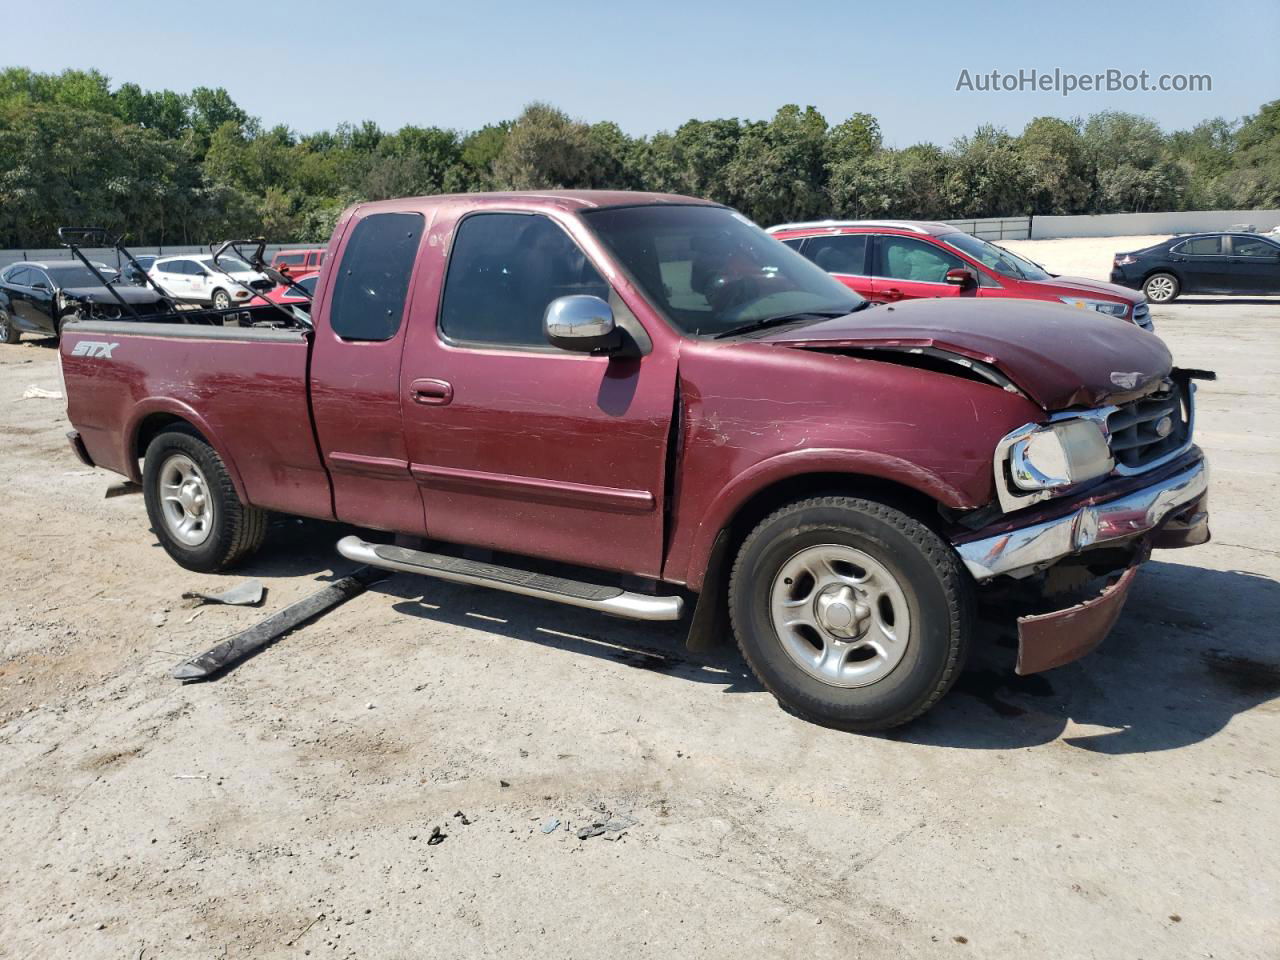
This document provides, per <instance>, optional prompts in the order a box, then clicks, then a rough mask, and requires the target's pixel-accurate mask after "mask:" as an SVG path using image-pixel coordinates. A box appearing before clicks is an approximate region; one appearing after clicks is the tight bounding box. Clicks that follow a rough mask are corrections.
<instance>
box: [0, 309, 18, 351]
mask: <svg viewBox="0 0 1280 960" xmlns="http://www.w3.org/2000/svg"><path fill="white" fill-rule="evenodd" d="M20 339H22V333H21V332H20V331H19V330H18V328H17V327H15V326H14V325H13V318H12V317H11V316H9V311H8V310H6V309H5V308H4V307H0V343H17V342H18V341H19V340H20Z"/></svg>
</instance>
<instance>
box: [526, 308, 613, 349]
mask: <svg viewBox="0 0 1280 960" xmlns="http://www.w3.org/2000/svg"><path fill="white" fill-rule="evenodd" d="M542 329H543V332H544V333H545V334H546V337H547V342H548V343H550V344H551V345H552V346H556V347H559V348H560V349H561V350H572V351H574V352H576V353H610V352H612V351H614V350H617V349H618V348H619V347H621V346H622V331H621V330H620V329H618V326H617V324H616V323H614V320H613V308H611V307H610V306H609V304H607V303H605V301H603V300H601V299H600V298H599V297H589V296H583V295H576V296H570V297H557V298H556V299H555V300H552V301H551V302H550V303H549V304H547V310H546V313H544V314H543V316H542Z"/></svg>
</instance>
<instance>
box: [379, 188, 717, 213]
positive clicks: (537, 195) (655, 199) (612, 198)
mask: <svg viewBox="0 0 1280 960" xmlns="http://www.w3.org/2000/svg"><path fill="white" fill-rule="evenodd" d="M454 201H463V202H466V203H467V204H470V205H473V206H480V207H490V206H493V207H498V206H503V205H505V204H511V203H518V204H519V205H520V206H521V207H525V208H529V207H546V208H555V209H559V210H589V209H598V208H601V207H636V206H650V205H655V204H698V205H701V206H720V204H717V203H713V202H712V201H710V200H700V199H698V198H697V197H685V196H681V195H680V194H678V193H646V192H643V191H639V190H512V191H506V192H495V193H441V194H432V195H430V196H425V197H403V198H400V199H396V200H375V201H372V202H370V203H361V204H357V205H356V207H355V209H358V210H362V211H365V212H370V211H377V212H387V211H395V210H420V209H422V208H423V207H424V206H433V205H435V204H438V203H448V202H454Z"/></svg>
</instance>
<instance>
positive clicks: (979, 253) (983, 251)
mask: <svg viewBox="0 0 1280 960" xmlns="http://www.w3.org/2000/svg"><path fill="white" fill-rule="evenodd" d="M938 239H939V240H941V241H942V242H943V243H945V244H946V245H947V246H949V247H955V248H956V249H957V250H959V251H960V252H961V253H967V254H968V255H969V256H971V257H973V259H975V260H977V261H978V262H979V263H981V264H982V265H983V266H985V267H989V268H991V269H992V270H994V271H995V272H996V273H998V274H1000V275H1001V276H1002V277H1013V278H1014V279H1015V280H1048V279H1049V274H1047V273H1045V272H1044V270H1042V269H1041V268H1040V267H1038V266H1036V265H1035V264H1034V263H1032V262H1031V261H1030V260H1024V259H1023V258H1022V257H1020V256H1018V255H1017V254H1016V253H1010V252H1009V251H1008V250H1006V249H1005V248H1004V247H997V246H996V245H995V244H994V243H987V241H985V240H980V239H979V238H977V237H975V236H973V235H972V234H969V233H946V234H943V235H942V236H940V237H939V238H938Z"/></svg>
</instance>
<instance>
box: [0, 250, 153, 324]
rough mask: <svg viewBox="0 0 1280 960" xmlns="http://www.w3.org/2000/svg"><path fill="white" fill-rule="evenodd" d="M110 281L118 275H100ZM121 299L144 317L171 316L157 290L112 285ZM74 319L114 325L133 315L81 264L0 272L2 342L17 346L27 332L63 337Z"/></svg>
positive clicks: (13, 266)
mask: <svg viewBox="0 0 1280 960" xmlns="http://www.w3.org/2000/svg"><path fill="white" fill-rule="evenodd" d="M100 272H101V273H102V275H103V277H105V278H106V279H107V281H108V282H112V281H113V280H114V276H115V271H113V270H106V269H104V270H102V271H100ZM112 288H113V289H114V290H115V292H116V293H117V294H119V297H120V299H122V300H124V301H125V302H126V303H128V304H129V305H130V306H131V307H132V308H133V309H134V310H135V311H137V313H139V314H141V315H146V314H151V313H161V312H166V311H167V310H168V309H169V304H168V303H167V301H165V299H164V298H163V297H161V296H160V294H158V293H157V292H156V291H155V290H152V289H150V288H144V287H130V286H127V285H125V284H120V283H112ZM71 316H92V317H95V318H99V319H104V320H110V319H115V318H118V317H121V316H129V313H128V311H126V310H125V309H124V307H122V306H121V305H120V300H118V299H116V297H115V296H113V295H112V291H111V290H108V289H107V288H106V287H105V286H103V284H102V281H101V280H99V279H98V278H97V277H96V276H94V274H93V271H92V270H90V269H89V268H88V267H86V266H85V265H84V264H82V263H79V262H76V261H70V260H69V261H66V262H63V263H48V262H46V263H28V262H24V263H13V264H10V265H9V266H7V267H5V268H4V270H0V342H3V343H17V342H18V339H19V338H20V337H21V336H22V334H24V333H35V334H42V335H45V336H53V337H58V336H60V335H61V333H62V324H63V322H64V321H65V320H66V319H67V318H68V317H71Z"/></svg>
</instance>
